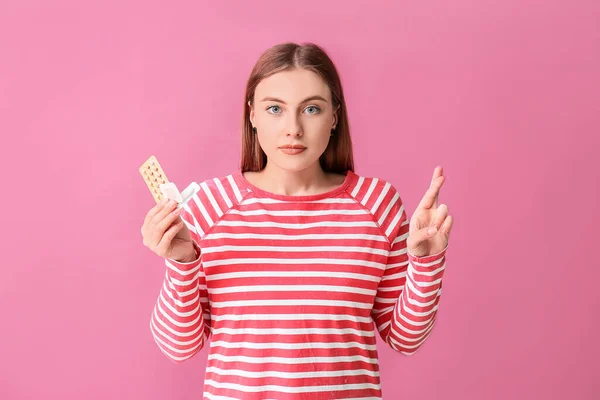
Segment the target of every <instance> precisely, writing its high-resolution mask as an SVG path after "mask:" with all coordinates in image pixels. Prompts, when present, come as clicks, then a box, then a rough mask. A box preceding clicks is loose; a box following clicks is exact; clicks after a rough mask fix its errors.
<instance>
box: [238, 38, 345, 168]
mask: <svg viewBox="0 0 600 400" xmlns="http://www.w3.org/2000/svg"><path fill="white" fill-rule="evenodd" d="M296 68H303V69H307V70H310V71H313V72H315V73H316V74H317V75H319V76H320V77H321V78H323V79H324V80H325V82H326V83H327V85H328V86H329V89H330V90H331V98H332V101H333V109H334V110H335V109H336V108H338V106H339V109H338V110H337V112H338V122H337V125H336V129H335V131H334V134H333V136H331V139H330V140H329V144H328V145H327V149H325V152H324V153H323V155H322V156H321V158H320V159H319V162H320V164H321V168H323V170H324V171H325V172H334V173H345V172H346V171H348V170H350V171H354V158H353V154H352V141H351V139H350V127H349V125H348V114H347V112H346V101H345V99H344V92H343V90H342V83H341V80H340V77H339V75H338V72H337V70H336V68H335V65H334V64H333V61H332V60H331V59H330V58H329V56H328V55H327V53H326V52H325V51H324V50H323V49H322V48H321V47H319V46H317V45H316V44H314V43H303V44H301V45H300V44H297V43H292V42H287V43H281V44H277V45H275V46H273V47H271V48H269V49H267V50H266V51H265V52H264V53H263V54H262V55H261V56H260V58H259V59H258V61H257V62H256V64H255V65H254V68H253V69H252V73H251V74H250V77H249V78H248V83H247V85H246V98H245V101H244V113H243V120H242V160H241V170H242V172H246V171H260V170H262V169H263V168H264V167H265V166H266V165H267V155H266V154H265V152H264V151H263V150H262V149H261V148H260V145H259V143H258V138H257V137H256V135H255V134H254V133H253V131H252V123H251V122H250V106H249V105H248V102H250V104H254V92H255V91H256V86H257V85H258V84H259V83H260V81H262V80H263V79H265V78H267V77H269V76H271V75H273V74H276V73H278V72H281V71H286V70H291V69H296Z"/></svg>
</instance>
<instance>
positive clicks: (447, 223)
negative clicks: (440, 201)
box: [440, 215, 454, 236]
mask: <svg viewBox="0 0 600 400" xmlns="http://www.w3.org/2000/svg"><path fill="white" fill-rule="evenodd" d="M452 226H454V218H452V215H448V216H447V217H446V219H445V220H444V223H443V224H442V226H441V227H440V232H443V233H444V234H445V235H446V236H450V231H452Z"/></svg>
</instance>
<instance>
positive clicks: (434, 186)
mask: <svg viewBox="0 0 600 400" xmlns="http://www.w3.org/2000/svg"><path fill="white" fill-rule="evenodd" d="M443 183H444V177H443V176H438V177H437V178H436V179H435V181H433V182H432V183H431V186H429V189H427V192H425V195H424V196H423V198H422V199H421V202H420V203H419V205H418V207H420V208H424V209H426V210H429V209H431V208H437V198H438V195H439V192H440V188H441V187H442V184H443Z"/></svg>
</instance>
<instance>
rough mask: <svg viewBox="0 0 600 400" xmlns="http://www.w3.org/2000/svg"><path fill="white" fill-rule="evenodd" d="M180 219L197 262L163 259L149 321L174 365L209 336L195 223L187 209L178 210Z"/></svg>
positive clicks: (206, 299)
mask: <svg viewBox="0 0 600 400" xmlns="http://www.w3.org/2000/svg"><path fill="white" fill-rule="evenodd" d="M181 218H182V219H183V221H184V223H185V224H186V225H187V227H188V229H189V230H190V234H191V236H192V242H193V245H194V249H195V251H196V255H197V259H196V260H195V261H192V262H189V263H181V262H177V261H175V260H171V259H165V265H166V267H167V268H166V272H165V278H164V280H163V284H162V288H161V290H160V293H159V296H158V299H157V301H156V304H155V306H154V311H153V313H152V317H151V320H150V329H151V332H152V336H153V337H154V341H155V342H156V344H157V345H158V347H159V348H160V350H161V351H162V352H163V353H164V354H165V355H166V356H167V357H168V358H169V359H171V360H172V361H173V362H176V363H181V362H183V361H185V360H187V359H189V358H191V357H192V356H194V354H196V353H197V352H198V351H200V350H201V349H202V347H203V346H204V344H205V342H206V341H207V340H208V338H209V336H210V310H209V304H208V294H207V289H206V278H205V275H204V271H203V268H202V255H201V249H200V246H199V243H200V235H199V234H198V231H199V230H198V229H197V228H198V227H197V226H196V224H195V221H197V219H196V218H195V216H194V215H193V211H192V210H191V209H190V208H189V207H185V208H182V209H181Z"/></svg>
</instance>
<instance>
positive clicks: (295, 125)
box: [286, 116, 303, 137]
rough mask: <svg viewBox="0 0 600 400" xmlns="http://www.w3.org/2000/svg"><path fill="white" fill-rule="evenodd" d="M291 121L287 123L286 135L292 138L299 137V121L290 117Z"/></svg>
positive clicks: (300, 130)
mask: <svg viewBox="0 0 600 400" xmlns="http://www.w3.org/2000/svg"><path fill="white" fill-rule="evenodd" d="M290 119H291V121H289V125H288V126H287V130H286V132H287V133H286V135H287V136H293V137H300V136H302V135H303V131H302V125H301V124H300V119H299V118H298V117H295V116H292V117H291V118H290Z"/></svg>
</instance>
